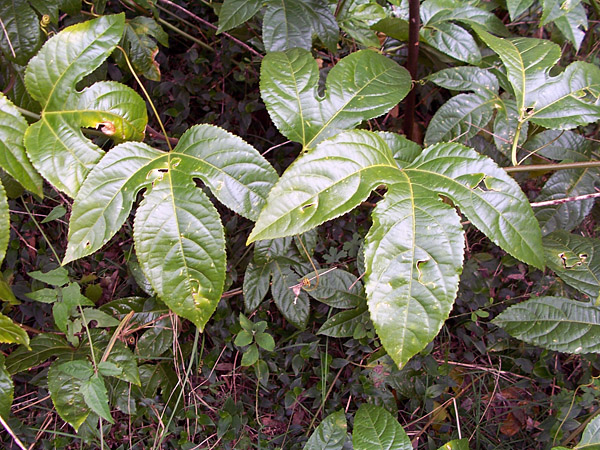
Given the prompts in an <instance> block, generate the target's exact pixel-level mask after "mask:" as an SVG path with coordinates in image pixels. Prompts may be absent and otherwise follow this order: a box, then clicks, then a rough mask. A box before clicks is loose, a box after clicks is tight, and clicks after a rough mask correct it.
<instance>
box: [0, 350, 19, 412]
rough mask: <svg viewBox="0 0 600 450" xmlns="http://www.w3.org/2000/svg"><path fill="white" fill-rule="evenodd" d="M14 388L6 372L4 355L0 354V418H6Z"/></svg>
mask: <svg viewBox="0 0 600 450" xmlns="http://www.w3.org/2000/svg"><path fill="white" fill-rule="evenodd" d="M14 392H15V386H14V384H13V381H12V378H11V377H10V374H9V373H8V370H6V366H5V359H4V355H2V354H0V417H3V418H4V419H6V418H8V415H9V414H10V407H11V405H12V402H13V396H14Z"/></svg>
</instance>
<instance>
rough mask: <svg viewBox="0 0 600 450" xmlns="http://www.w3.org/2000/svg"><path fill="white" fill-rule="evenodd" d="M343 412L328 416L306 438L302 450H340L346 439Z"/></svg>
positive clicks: (346, 432)
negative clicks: (306, 440)
mask: <svg viewBox="0 0 600 450" xmlns="http://www.w3.org/2000/svg"><path fill="white" fill-rule="evenodd" d="M347 427H348V425H347V424H346V415H345V414H344V411H343V410H340V411H337V412H334V413H332V414H329V415H328V416H327V417H325V419H323V421H322V422H321V423H320V424H319V426H318V427H317V429H316V430H315V431H313V433H312V434H311V435H310V438H308V442H306V445H305V446H304V450H341V449H342V448H343V447H344V444H345V443H346V441H347V439H348V431H347Z"/></svg>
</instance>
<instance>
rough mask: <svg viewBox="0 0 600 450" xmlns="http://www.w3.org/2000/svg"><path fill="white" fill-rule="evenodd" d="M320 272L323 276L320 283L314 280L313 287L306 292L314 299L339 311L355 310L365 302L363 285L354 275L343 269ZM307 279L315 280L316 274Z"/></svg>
mask: <svg viewBox="0 0 600 450" xmlns="http://www.w3.org/2000/svg"><path fill="white" fill-rule="evenodd" d="M319 272H320V273H321V275H320V276H319V279H318V282H317V280H316V279H315V280H312V281H311V283H312V284H313V287H311V288H308V289H307V290H306V292H307V293H308V295H310V296H311V297H312V298H314V299H315V300H318V301H320V302H321V303H325V304H326V305H329V306H331V307H334V308H339V309H349V308H354V307H355V306H357V305H358V304H359V303H362V302H364V289H363V286H362V283H361V282H360V281H358V279H357V278H356V277H355V276H354V275H353V274H351V273H350V272H346V271H345V270H341V269H336V270H334V271H329V270H321V271H319ZM324 272H326V273H324ZM306 277H307V278H309V279H312V278H315V273H314V272H312V273H309V274H307V275H306Z"/></svg>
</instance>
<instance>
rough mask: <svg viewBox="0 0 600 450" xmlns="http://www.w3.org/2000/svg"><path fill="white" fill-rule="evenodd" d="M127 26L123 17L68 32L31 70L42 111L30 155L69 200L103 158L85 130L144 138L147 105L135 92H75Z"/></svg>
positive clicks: (29, 140)
mask: <svg viewBox="0 0 600 450" xmlns="http://www.w3.org/2000/svg"><path fill="white" fill-rule="evenodd" d="M124 24H125V16H124V15H123V14H121V15H115V16H103V17H100V18H98V19H94V20H90V21H88V22H84V23H79V24H76V25H73V26H70V27H68V28H65V29H64V30H63V31H61V32H60V33H58V34H57V35H55V36H53V37H52V38H50V39H49V40H48V41H47V42H46V44H44V46H43V47H42V49H41V50H40V52H39V53H38V54H37V55H36V56H35V57H34V58H33V59H32V60H31V62H30V63H29V65H28V66H27V71H26V74H25V84H26V86H27V90H28V91H29V93H30V94H31V96H32V97H33V98H34V99H35V100H37V101H38V102H39V103H40V104H41V105H42V107H43V111H42V118H41V120H39V121H38V122H36V123H34V124H33V125H31V126H30V127H29V128H28V129H27V132H26V133H25V141H24V142H25V147H26V148H27V153H28V155H29V158H30V160H31V162H32V163H33V165H34V167H35V168H36V169H37V170H38V171H39V172H40V173H41V174H42V175H43V176H44V178H46V179H47V180H48V181H49V182H50V183H52V184H53V185H54V186H55V187H56V188H58V189H59V190H61V191H63V192H65V193H66V194H67V195H69V196H71V197H75V195H76V194H77V191H78V190H79V188H80V186H81V184H82V182H83V180H84V178H85V177H86V175H87V174H88V172H89V171H90V169H91V168H92V167H93V166H94V165H95V164H96V163H97V162H98V160H99V159H100V158H101V156H102V155H103V154H104V151H103V150H101V149H100V148H99V147H98V146H97V145H96V144H94V143H93V142H92V141H90V140H89V139H87V138H86V137H85V136H84V135H83V132H82V131H81V128H97V127H102V131H103V132H104V133H105V134H107V136H109V137H111V138H113V139H114V140H115V141H122V140H128V139H133V140H141V139H142V138H143V137H144V129H145V127H146V122H147V114H146V105H145V103H144V101H143V100H142V98H141V97H140V96H139V95H138V94H137V93H136V92H135V91H134V90H133V89H131V88H129V87H127V86H124V85H121V84H119V83H114V82H108V81H102V82H98V83H95V84H93V85H92V86H90V87H87V88H85V89H83V90H82V91H77V90H76V84H77V83H78V82H79V81H81V80H82V79H83V77H84V76H85V75H87V74H89V73H91V72H92V71H93V70H94V69H96V68H97V67H98V66H100V64H101V63H102V62H103V61H104V60H105V59H106V58H107V57H108V55H109V54H110V53H111V52H112V51H113V49H114V48H115V47H116V45H117V44H118V43H119V41H120V39H121V35H122V33H123V27H124Z"/></svg>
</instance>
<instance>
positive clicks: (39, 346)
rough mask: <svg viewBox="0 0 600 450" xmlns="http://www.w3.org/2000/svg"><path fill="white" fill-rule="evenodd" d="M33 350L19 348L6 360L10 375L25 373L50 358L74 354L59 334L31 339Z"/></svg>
mask: <svg viewBox="0 0 600 450" xmlns="http://www.w3.org/2000/svg"><path fill="white" fill-rule="evenodd" d="M30 346H31V350H28V349H26V348H25V347H19V348H17V349H16V350H15V351H14V352H12V353H11V354H10V355H8V357H7V358H6V369H7V370H8V372H9V373H10V374H15V373H19V372H23V371H24V370H27V369H30V368H32V367H34V366H37V365H38V364H41V363H43V362H45V361H46V360H48V359H49V358H52V357H56V356H61V355H68V354H70V353H73V351H74V349H73V347H71V346H70V345H69V344H68V343H67V341H65V339H64V337H62V336H59V335H57V334H49V333H42V334H38V335H37V336H35V337H34V338H33V339H31V342H30Z"/></svg>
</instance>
